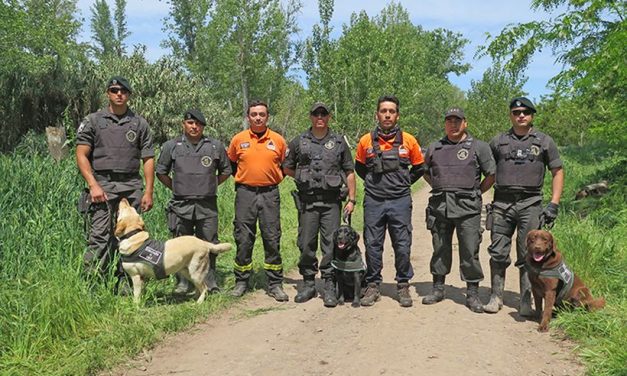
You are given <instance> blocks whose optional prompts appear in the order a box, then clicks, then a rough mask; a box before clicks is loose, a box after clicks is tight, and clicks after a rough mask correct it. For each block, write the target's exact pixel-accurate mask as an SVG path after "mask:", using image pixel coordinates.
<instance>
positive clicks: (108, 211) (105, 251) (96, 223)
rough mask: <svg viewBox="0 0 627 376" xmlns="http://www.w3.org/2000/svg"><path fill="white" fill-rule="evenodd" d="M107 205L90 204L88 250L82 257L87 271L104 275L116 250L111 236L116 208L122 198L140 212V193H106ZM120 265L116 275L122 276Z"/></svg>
mask: <svg viewBox="0 0 627 376" xmlns="http://www.w3.org/2000/svg"><path fill="white" fill-rule="evenodd" d="M107 197H108V198H109V201H108V202H107V203H98V204H92V205H91V207H90V209H89V210H90V225H91V226H90V229H89V239H88V241H87V246H88V250H87V252H85V254H84V256H83V263H84V265H85V267H86V268H87V269H91V270H94V269H95V270H98V272H100V273H101V274H105V273H106V271H107V269H108V268H109V266H110V265H111V262H112V260H113V259H114V257H115V254H116V253H117V250H118V242H117V239H116V237H115V236H114V234H113V231H114V226H115V220H116V218H117V214H118V206H119V204H120V200H121V199H122V198H126V199H127V200H128V202H129V203H130V204H131V206H133V207H134V208H135V209H136V210H137V211H138V212H139V210H140V204H141V198H142V191H141V190H139V189H138V190H132V191H126V192H118V193H113V192H107ZM122 273H123V271H122V265H121V264H119V265H118V267H117V269H116V275H118V276H119V275H122Z"/></svg>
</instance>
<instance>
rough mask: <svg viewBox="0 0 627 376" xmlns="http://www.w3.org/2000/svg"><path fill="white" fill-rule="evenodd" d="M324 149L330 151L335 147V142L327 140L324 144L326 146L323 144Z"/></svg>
mask: <svg viewBox="0 0 627 376" xmlns="http://www.w3.org/2000/svg"><path fill="white" fill-rule="evenodd" d="M324 147H325V148H327V149H328V150H331V149H333V148H334V147H335V141H333V140H329V141H327V142H326V144H324Z"/></svg>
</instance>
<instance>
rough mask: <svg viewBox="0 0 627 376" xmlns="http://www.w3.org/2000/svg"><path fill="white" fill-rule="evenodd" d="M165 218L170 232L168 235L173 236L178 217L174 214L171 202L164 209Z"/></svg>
mask: <svg viewBox="0 0 627 376" xmlns="http://www.w3.org/2000/svg"><path fill="white" fill-rule="evenodd" d="M165 217H166V219H167V221H168V230H169V231H170V233H172V234H174V235H175V234H176V225H177V223H178V216H177V215H176V212H175V211H174V209H173V208H172V203H171V202H170V203H168V205H167V206H166V207H165Z"/></svg>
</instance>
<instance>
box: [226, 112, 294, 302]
mask: <svg viewBox="0 0 627 376" xmlns="http://www.w3.org/2000/svg"><path fill="white" fill-rule="evenodd" d="M246 119H247V120H248V125H249V126H250V128H249V129H246V130H243V131H241V132H240V133H238V134H236V135H235V136H233V138H232V139H231V144H230V145H229V149H228V151H227V155H228V157H229V159H230V160H231V162H232V166H233V167H232V168H233V172H234V174H235V220H234V221H233V227H234V228H233V237H234V238H235V243H236V244H237V253H236V255H235V264H234V266H233V269H234V272H235V288H234V289H233V291H232V292H231V294H232V295H233V296H236V297H239V296H242V295H244V293H246V290H247V289H248V288H249V279H250V276H251V273H252V269H253V263H252V253H253V246H254V244H255V237H256V234H257V220H259V230H260V231H261V238H262V239H263V248H264V251H265V262H264V264H263V268H264V270H265V272H266V277H267V280H268V289H267V293H268V295H270V296H271V297H273V298H274V299H275V300H277V301H279V302H286V301H288V300H289V297H288V296H287V294H286V293H285V292H284V291H283V286H282V284H283V262H282V260H281V252H280V245H281V213H280V210H281V201H280V195H279V183H281V181H282V180H283V170H282V169H281V164H282V163H283V160H284V159H285V153H286V150H287V145H286V143H285V139H283V137H282V136H281V135H280V134H278V133H276V132H274V131H273V130H271V129H270V128H268V119H269V114H268V105H267V104H266V103H265V102H262V101H258V100H255V101H251V102H250V103H249V104H248V110H247V116H246Z"/></svg>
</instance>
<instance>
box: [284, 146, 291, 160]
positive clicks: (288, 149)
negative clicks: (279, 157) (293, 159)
mask: <svg viewBox="0 0 627 376" xmlns="http://www.w3.org/2000/svg"><path fill="white" fill-rule="evenodd" d="M288 155H290V148H287V149H285V158H287V156H288Z"/></svg>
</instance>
